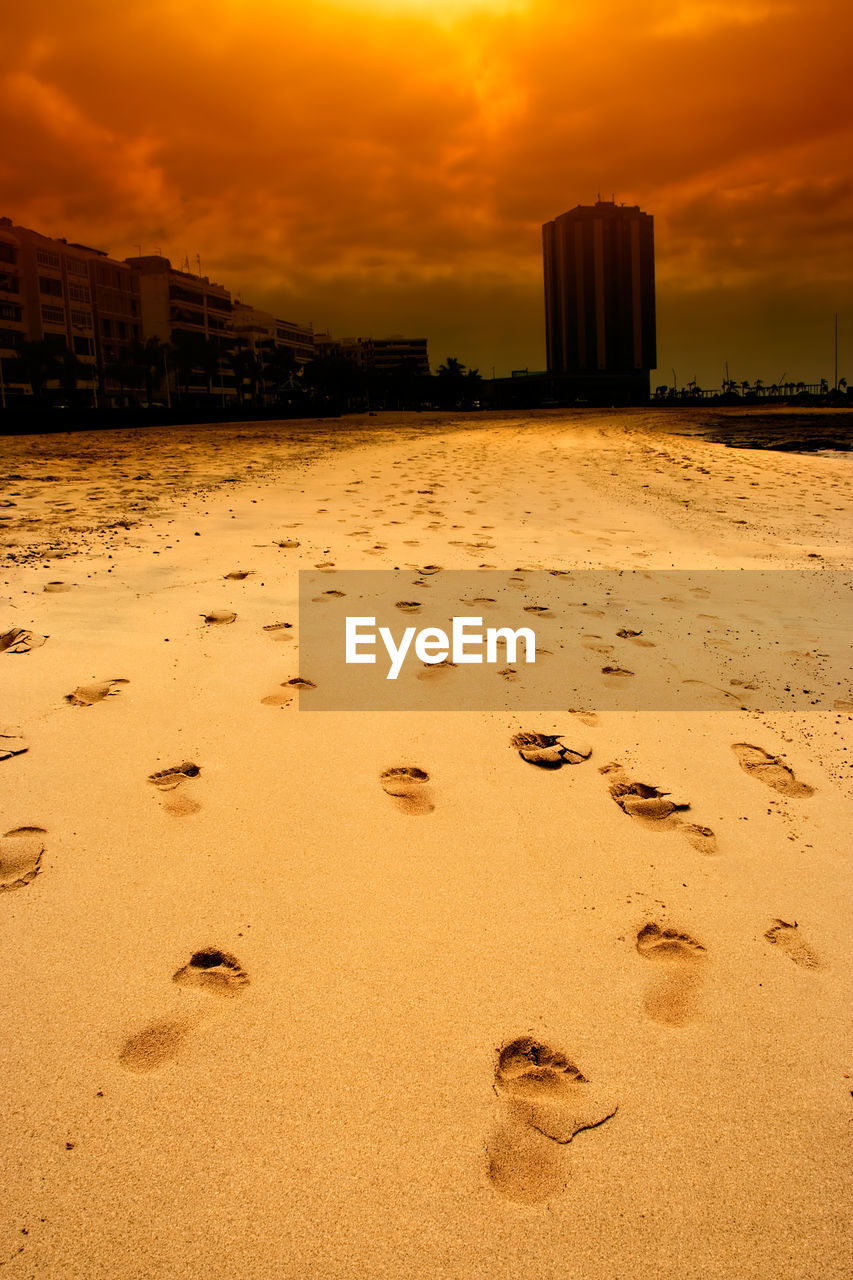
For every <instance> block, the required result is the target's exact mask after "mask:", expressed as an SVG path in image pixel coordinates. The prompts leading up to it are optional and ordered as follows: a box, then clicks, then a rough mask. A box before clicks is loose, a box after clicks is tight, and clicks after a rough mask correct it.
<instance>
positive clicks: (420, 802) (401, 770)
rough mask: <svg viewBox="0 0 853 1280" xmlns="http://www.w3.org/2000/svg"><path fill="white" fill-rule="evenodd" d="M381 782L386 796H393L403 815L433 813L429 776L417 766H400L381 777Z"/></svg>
mask: <svg viewBox="0 0 853 1280" xmlns="http://www.w3.org/2000/svg"><path fill="white" fill-rule="evenodd" d="M379 782H380V784H381V786H382V790H383V791H384V792H385V794H386V795H389V796H392V797H393V799H394V802H395V804H396V805H397V808H398V809H399V810H400V812H401V813H409V814H424V813H432V811H433V809H434V808H435V805H434V804H433V802H432V791H431V789H430V788H429V787H428V786H427V785H426V784H427V783H428V782H429V774H428V773H427V772H426V770H425V769H418V768H417V767H416V766H415V765H398V766H397V767H396V768H393V769H386V770H385V772H384V773H381V774H380V775H379Z"/></svg>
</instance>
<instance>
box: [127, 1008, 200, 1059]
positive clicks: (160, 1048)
mask: <svg viewBox="0 0 853 1280" xmlns="http://www.w3.org/2000/svg"><path fill="white" fill-rule="evenodd" d="M194 1025H195V1024H194V1020H193V1019H191V1018H159V1019H158V1020H157V1021H156V1022H151V1023H149V1025H148V1026H147V1027H144V1028H143V1029H142V1031H137V1032H136V1034H135V1035H132V1036H130V1037H128V1039H127V1040H126V1041H125V1042H124V1045H123V1047H122V1050H121V1052H120V1053H119V1055H118V1060H119V1062H120V1063H121V1065H122V1066H123V1067H124V1068H126V1070H128V1071H158V1070H159V1069H160V1068H161V1067H165V1066H166V1065H167V1064H168V1063H170V1062H174V1060H175V1059H176V1058H177V1056H178V1054H179V1053H180V1051H181V1049H182V1048H183V1045H184V1042H185V1040H186V1038H187V1036H188V1035H189V1033H190V1031H191V1030H192V1028H193V1026H194Z"/></svg>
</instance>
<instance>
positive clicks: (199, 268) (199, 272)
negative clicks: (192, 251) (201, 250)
mask: <svg viewBox="0 0 853 1280" xmlns="http://www.w3.org/2000/svg"><path fill="white" fill-rule="evenodd" d="M195 260H196V262H197V263H198V274H199V275H201V257H200V256H199V254H196V255H195Z"/></svg>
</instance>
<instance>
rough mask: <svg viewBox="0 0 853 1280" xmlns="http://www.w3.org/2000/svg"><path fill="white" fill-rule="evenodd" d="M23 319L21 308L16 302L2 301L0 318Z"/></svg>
mask: <svg viewBox="0 0 853 1280" xmlns="http://www.w3.org/2000/svg"><path fill="white" fill-rule="evenodd" d="M20 319H21V308H20V307H19V306H18V305H17V304H16V303H14V302H0V320H18V321H20Z"/></svg>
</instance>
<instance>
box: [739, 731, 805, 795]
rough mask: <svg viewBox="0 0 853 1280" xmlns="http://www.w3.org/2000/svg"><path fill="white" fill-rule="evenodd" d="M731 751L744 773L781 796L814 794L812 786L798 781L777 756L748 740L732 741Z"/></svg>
mask: <svg viewBox="0 0 853 1280" xmlns="http://www.w3.org/2000/svg"><path fill="white" fill-rule="evenodd" d="M732 751H733V752H734V753H735V755H736V756H737V758H738V763H739V765H740V767H741V769H743V770H744V772H745V773H748V774H750V776H751V777H753V778H757V779H758V781H759V782H763V783H764V784H765V786H767V787H772V788H773V790H774V791H779V792H781V793H782V795H783V796H796V797H800V798H805V797H806V796H813V795H814V787H810V786H809V785H808V783H806V782H798V781H797V779H796V778H795V777H794V772H793V770H792V769H789V768H788V766H787V765H786V764H785V763H784V761H782V760H780V759H779V757H778V756H771V755H768V754H767V752H766V751H762V749H761V747H754V746H752V745H751V744H750V743H749V742H733V743H732Z"/></svg>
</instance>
